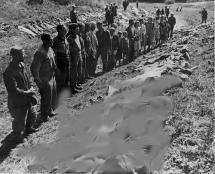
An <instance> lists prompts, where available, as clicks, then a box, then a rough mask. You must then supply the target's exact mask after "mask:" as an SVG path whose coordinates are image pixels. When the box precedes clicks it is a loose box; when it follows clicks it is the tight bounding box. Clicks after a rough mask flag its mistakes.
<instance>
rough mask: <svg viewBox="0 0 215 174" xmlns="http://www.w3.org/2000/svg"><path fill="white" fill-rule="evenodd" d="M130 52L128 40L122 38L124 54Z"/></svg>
mask: <svg viewBox="0 0 215 174" xmlns="http://www.w3.org/2000/svg"><path fill="white" fill-rule="evenodd" d="M128 50H129V40H128V38H125V37H123V38H122V52H123V54H127V53H128Z"/></svg>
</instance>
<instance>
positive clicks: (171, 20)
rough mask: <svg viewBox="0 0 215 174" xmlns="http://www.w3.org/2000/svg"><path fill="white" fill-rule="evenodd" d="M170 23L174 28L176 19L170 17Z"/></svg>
mask: <svg viewBox="0 0 215 174" xmlns="http://www.w3.org/2000/svg"><path fill="white" fill-rule="evenodd" d="M168 23H169V25H170V26H174V25H175V24H176V19H175V17H169V19H168Z"/></svg>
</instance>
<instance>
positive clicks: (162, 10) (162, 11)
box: [160, 8, 164, 16]
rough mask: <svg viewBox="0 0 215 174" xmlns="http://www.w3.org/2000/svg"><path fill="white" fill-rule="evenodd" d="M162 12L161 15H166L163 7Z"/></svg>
mask: <svg viewBox="0 0 215 174" xmlns="http://www.w3.org/2000/svg"><path fill="white" fill-rule="evenodd" d="M160 14H161V16H162V15H164V9H163V8H162V9H161V13H160Z"/></svg>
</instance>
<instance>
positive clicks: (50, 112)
mask: <svg viewBox="0 0 215 174" xmlns="http://www.w3.org/2000/svg"><path fill="white" fill-rule="evenodd" d="M41 40H42V45H41V46H40V47H39V49H38V50H37V51H36V53H35V54H34V59H33V62H32V64H31V73H32V75H33V77H34V81H35V83H36V84H37V86H38V88H39V92H40V95H41V108H40V111H41V122H46V121H47V120H48V117H53V116H55V115H56V113H55V112H54V110H55V108H56V96H57V91H56V81H55V73H57V72H59V70H58V69H57V65H56V63H55V54H54V51H53V50H52V48H51V47H52V46H53V41H52V39H51V36H50V35H49V34H46V33H44V34H42V35H41Z"/></svg>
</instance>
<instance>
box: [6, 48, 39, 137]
mask: <svg viewBox="0 0 215 174" xmlns="http://www.w3.org/2000/svg"><path fill="white" fill-rule="evenodd" d="M10 55H11V57H12V61H11V62H10V64H9V65H8V67H7V68H6V70H5V72H4V73H3V78H4V83H5V86H6V89H7V92H8V109H9V112H10V114H11V116H12V117H13V118H14V120H13V122H12V129H13V132H12V138H13V139H15V140H18V141H19V140H21V139H22V138H24V136H25V135H28V134H31V133H33V132H36V129H34V128H33V126H34V123H35V120H36V116H37V113H36V110H35V107H34V106H35V105H36V104H37V99H36V97H35V92H34V89H33V88H32V87H31V83H30V78H29V76H28V74H27V72H26V69H25V66H24V57H25V53H24V50H23V49H22V48H20V47H14V48H12V49H11V50H10Z"/></svg>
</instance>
